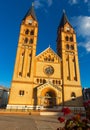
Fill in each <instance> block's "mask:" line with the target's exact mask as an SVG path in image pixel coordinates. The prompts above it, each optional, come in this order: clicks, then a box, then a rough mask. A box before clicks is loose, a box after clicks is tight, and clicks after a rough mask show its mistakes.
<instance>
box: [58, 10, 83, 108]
mask: <svg viewBox="0 0 90 130" xmlns="http://www.w3.org/2000/svg"><path fill="white" fill-rule="evenodd" d="M57 35H58V36H57V54H58V55H59V56H60V57H61V58H62V70H61V73H62V79H63V82H62V87H63V89H62V90H63V103H64V105H65V104H66V105H71V106H75V105H76V106H82V88H81V83H80V73H79V63H78V51H77V42H76V33H75V31H74V29H73V27H72V25H71V24H70V22H69V20H68V18H67V16H66V13H65V11H63V15H62V18H61V22H60V25H59V27H58V32H57ZM73 100H74V102H73Z"/></svg>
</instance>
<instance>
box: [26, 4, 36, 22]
mask: <svg viewBox="0 0 90 130" xmlns="http://www.w3.org/2000/svg"><path fill="white" fill-rule="evenodd" d="M29 15H31V16H32V17H33V18H34V20H36V21H37V18H36V14H35V11H34V3H33V2H32V7H31V8H30V9H29V11H28V12H27V13H26V15H25V17H24V19H25V18H26V17H27V16H29ZM24 19H23V20H24Z"/></svg>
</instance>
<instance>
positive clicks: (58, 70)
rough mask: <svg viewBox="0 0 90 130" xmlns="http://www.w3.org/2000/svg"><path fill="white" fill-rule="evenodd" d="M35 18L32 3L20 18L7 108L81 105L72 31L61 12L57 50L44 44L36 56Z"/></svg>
mask: <svg viewBox="0 0 90 130" xmlns="http://www.w3.org/2000/svg"><path fill="white" fill-rule="evenodd" d="M37 36H38V21H37V18H36V15H35V11H34V7H33V6H32V7H31V9H30V10H29V12H27V14H26V16H25V17H24V18H23V20H22V23H21V28H20V35H19V41H18V47H17V54H16V62H15V67H14V73H13V78H12V82H11V89H10V95H9V101H8V105H7V108H8V109H9V108H12V109H16V108H17V109H23V108H28V109H37V108H40V109H44V108H53V109H54V108H59V107H61V106H69V107H82V106H83V101H82V87H81V83H80V73H79V63H78V51H77V42H76V34H75V31H74V29H73V27H72V25H71V24H70V22H69V21H68V18H67V16H66V14H65V12H63V15H62V18H61V22H60V25H59V26H58V29H57V44H56V46H57V53H55V52H54V50H53V49H51V48H50V47H48V48H47V49H45V50H44V51H43V52H41V53H40V54H39V55H37V56H36V49H37Z"/></svg>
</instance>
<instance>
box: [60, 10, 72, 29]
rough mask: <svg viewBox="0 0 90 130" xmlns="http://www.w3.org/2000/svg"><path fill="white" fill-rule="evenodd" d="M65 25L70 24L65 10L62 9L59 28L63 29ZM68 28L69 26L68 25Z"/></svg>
mask: <svg viewBox="0 0 90 130" xmlns="http://www.w3.org/2000/svg"><path fill="white" fill-rule="evenodd" d="M66 23H69V24H70V22H69V20H68V18H67V15H66V12H65V9H63V15H62V18H61V21H60V25H59V27H63V26H64V25H65V24H66ZM70 26H71V24H70Z"/></svg>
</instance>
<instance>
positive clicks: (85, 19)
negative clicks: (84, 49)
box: [72, 16, 90, 37]
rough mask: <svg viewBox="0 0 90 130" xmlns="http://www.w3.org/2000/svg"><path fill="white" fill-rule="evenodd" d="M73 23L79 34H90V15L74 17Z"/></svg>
mask: <svg viewBox="0 0 90 130" xmlns="http://www.w3.org/2000/svg"><path fill="white" fill-rule="evenodd" d="M72 23H73V25H74V27H75V28H76V30H77V33H78V35H79V36H83V37H86V36H90V17H89V16H78V17H73V18H72Z"/></svg>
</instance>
